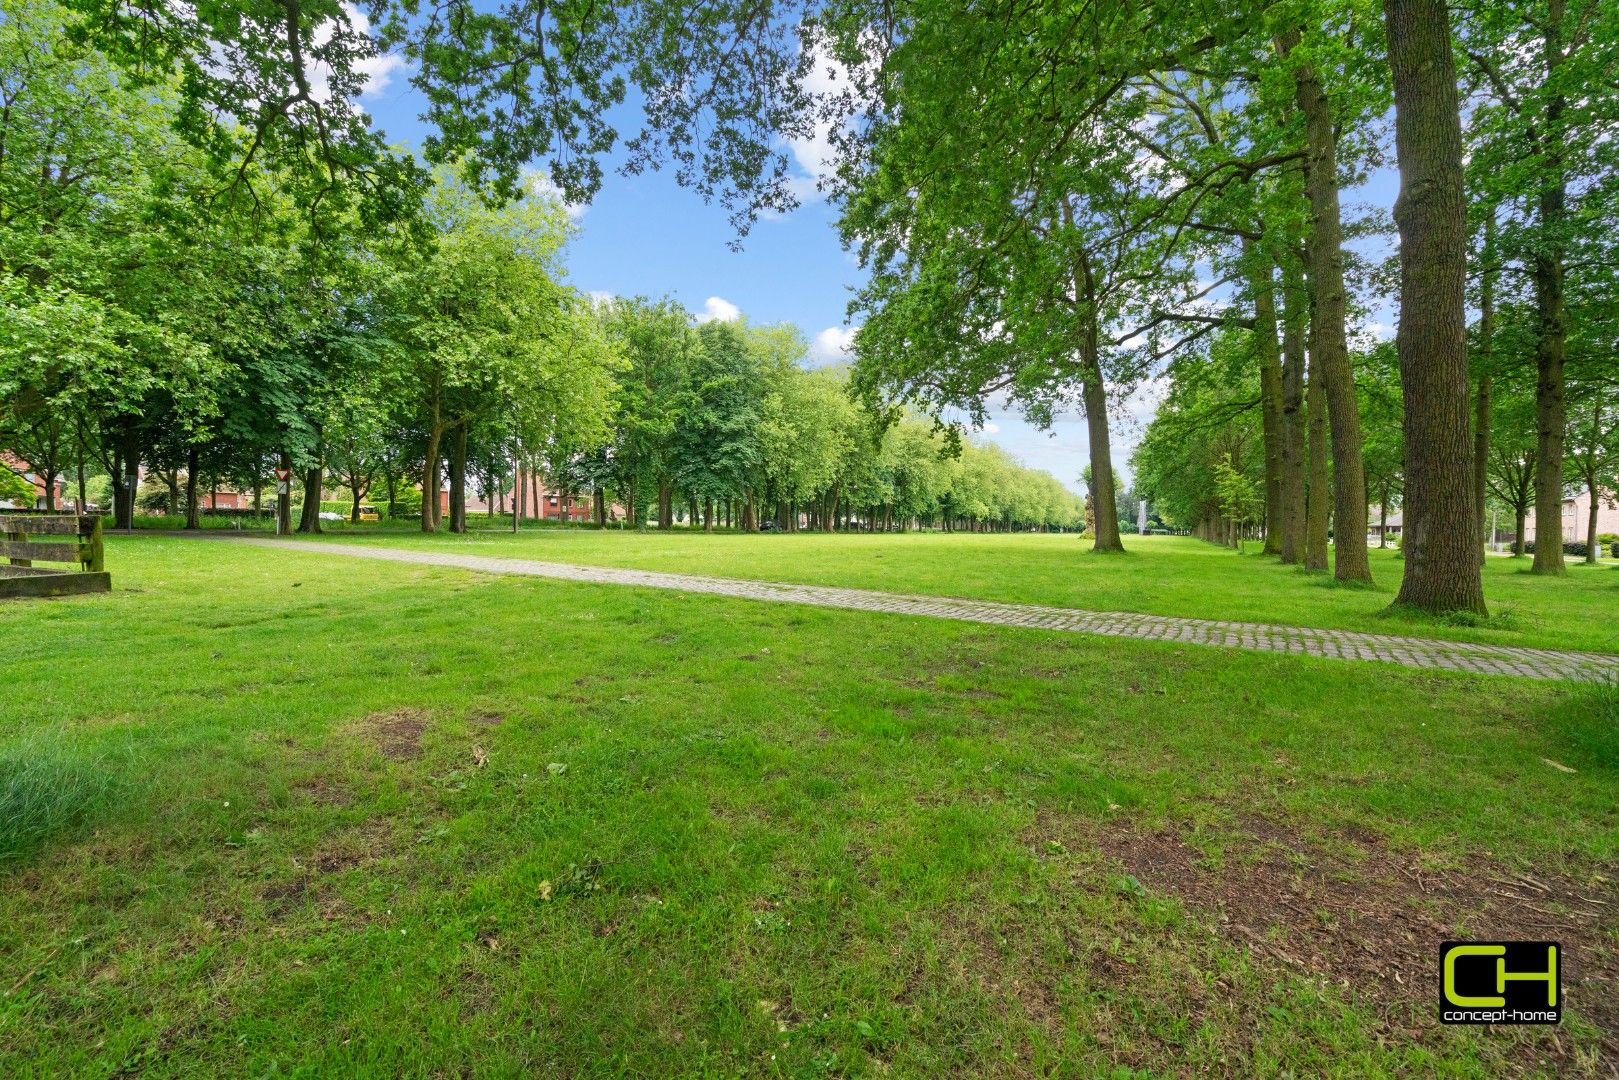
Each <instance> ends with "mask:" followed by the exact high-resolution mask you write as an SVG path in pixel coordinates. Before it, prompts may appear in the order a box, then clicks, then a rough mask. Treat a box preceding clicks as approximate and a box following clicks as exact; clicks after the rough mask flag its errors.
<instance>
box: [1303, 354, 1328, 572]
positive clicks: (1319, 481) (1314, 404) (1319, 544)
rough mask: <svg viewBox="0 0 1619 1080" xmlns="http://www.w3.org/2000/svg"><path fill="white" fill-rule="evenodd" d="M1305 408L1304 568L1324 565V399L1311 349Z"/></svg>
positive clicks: (1325, 455)
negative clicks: (1307, 463) (1307, 456)
mask: <svg viewBox="0 0 1619 1080" xmlns="http://www.w3.org/2000/svg"><path fill="white" fill-rule="evenodd" d="M1306 408H1307V409H1308V410H1309V420H1308V425H1309V429H1310V475H1309V482H1308V485H1307V491H1306V493H1305V507H1304V568H1305V569H1306V570H1325V569H1326V568H1327V488H1328V486H1329V484H1328V480H1327V402H1326V394H1325V393H1324V392H1323V391H1322V389H1321V369H1320V367H1319V365H1317V363H1316V359H1315V353H1314V350H1313V349H1312V350H1311V354H1310V390H1309V400H1308V402H1307V404H1306Z"/></svg>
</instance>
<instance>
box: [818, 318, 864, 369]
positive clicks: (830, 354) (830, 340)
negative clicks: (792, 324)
mask: <svg viewBox="0 0 1619 1080" xmlns="http://www.w3.org/2000/svg"><path fill="white" fill-rule="evenodd" d="M859 332H860V327H858V326H850V327H847V328H845V327H842V326H829V327H827V328H826V329H825V330H822V331H821V332H820V333H819V334H816V335H815V340H814V341H812V342H810V362H811V363H814V364H817V365H819V364H835V363H837V362H838V361H840V360H849V359H852V358H853V357H854V337H855V335H856V334H858V333H859Z"/></svg>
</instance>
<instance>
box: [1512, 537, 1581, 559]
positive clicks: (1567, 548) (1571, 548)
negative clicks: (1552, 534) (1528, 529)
mask: <svg viewBox="0 0 1619 1080" xmlns="http://www.w3.org/2000/svg"><path fill="white" fill-rule="evenodd" d="M1587 550H1588V549H1587V548H1586V546H1585V541H1584V540H1569V541H1567V542H1565V543H1564V544H1563V554H1564V555H1578V556H1579V557H1580V558H1582V559H1583V558H1585V553H1586V551H1587ZM1523 553H1524V554H1525V555H1533V554H1534V553H1535V542H1534V541H1533V540H1525V541H1524V542H1523Z"/></svg>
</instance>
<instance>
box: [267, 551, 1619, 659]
mask: <svg viewBox="0 0 1619 1080" xmlns="http://www.w3.org/2000/svg"><path fill="white" fill-rule="evenodd" d="M237 542H238V543H243V544H254V545H257V546H261V547H274V548H281V549H284V550H290V551H306V552H310V553H312V554H320V555H346V556H350V557H353V558H362V559H385V560H388V561H391V562H405V563H421V564H425V565H429V566H449V567H456V568H458V569H462V570H476V571H481V572H483V573H489V574H522V575H528V576H532V577H546V578H559V579H562V580H564V581H584V582H590V583H592V584H598V585H637V586H640V587H642V588H651V589H674V590H677V591H680V592H694V593H711V594H713V595H715V596H733V597H739V598H741V599H745V600H763V601H767V602H772V603H779V604H809V605H813V606H815V607H831V608H849V609H852V610H855V611H877V612H884V613H887V614H892V615H922V616H926V617H928V618H934V619H956V620H960V621H962V622H978V623H990V624H993V625H996V626H1024V627H1030V628H1033V629H1038V630H1067V631H1072V632H1074V633H1078V634H1101V635H1103V636H1106V637H1125V638H1137V639H1140V640H1143V641H1173V642H1181V643H1185V644H1191V645H1216V646H1224V647H1226V648H1232V649H1253V650H1257V651H1260V652H1286V653H1299V654H1302V655H1305V656H1324V657H1329V658H1333V659H1338V660H1372V661H1382V662H1384V663H1390V664H1403V665H1405V666H1406V667H1420V668H1439V669H1442V670H1445V671H1464V672H1474V673H1478V674H1485V675H1516V676H1520V677H1523V678H1530V679H1572V680H1580V681H1608V682H1619V656H1614V655H1606V654H1602V653H1586V652H1565V651H1558V650H1555V649H1526V648H1520V647H1518V646H1511V645H1476V644H1471V643H1469V642H1463V641H1440V640H1436V639H1433V638H1413V637H1398V636H1395V635H1391V634H1363V633H1359V632H1356V631H1353V630H1320V629H1311V628H1308V627H1297V626H1273V625H1270V624H1267V623H1242V622H1224V621H1221V620H1213V619H1183V618H1178V617H1175V616H1169V615H1138V614H1134V613H1131V612H1123V611H1082V610H1079V609H1076V608H1056V607H1040V606H1037V605H1033V604H1003V603H996V602H994V601H990V600H963V599H957V598H954V597H948V596H908V595H905V594H903V593H888V592H876V591H873V590H870V589H841V588H835V587H832V586H826V585H792V584H787V583H783V582H774V581H747V580H743V579H741V578H716V577H699V576H696V575H692V574H668V573H662V572H659V571H654V570H632V569H625V568H621V567H611V566H580V565H577V564H574V563H554V562H540V561H537V560H534V559H509V558H493V557H490V556H486V555H459V554H456V553H454V552H447V551H411V550H406V549H403V548H388V547H371V546H362V545H359V544H332V543H321V542H318V541H283V540H259V539H252V538H246V537H244V538H241V539H239V540H237Z"/></svg>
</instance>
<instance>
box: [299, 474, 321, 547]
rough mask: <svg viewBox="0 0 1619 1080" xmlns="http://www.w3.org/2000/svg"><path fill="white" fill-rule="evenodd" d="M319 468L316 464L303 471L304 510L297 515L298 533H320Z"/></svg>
mask: <svg viewBox="0 0 1619 1080" xmlns="http://www.w3.org/2000/svg"><path fill="white" fill-rule="evenodd" d="M320 481H321V467H320V465H319V464H318V463H317V464H315V465H313V466H311V467H310V468H308V469H305V470H304V509H303V513H301V514H300V515H298V531H299V532H301V533H318V532H320V488H321V483H320Z"/></svg>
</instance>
